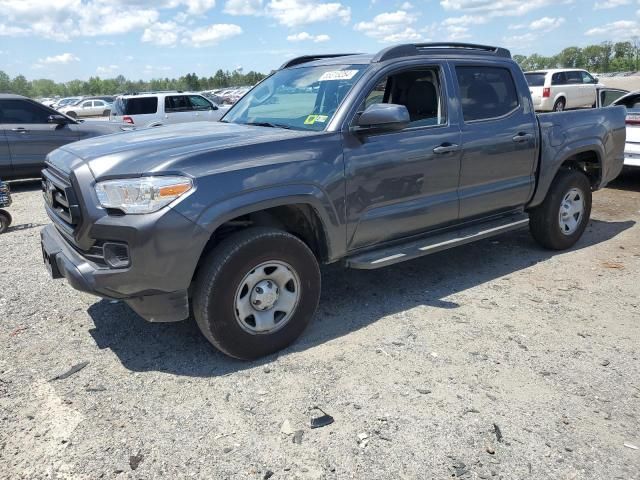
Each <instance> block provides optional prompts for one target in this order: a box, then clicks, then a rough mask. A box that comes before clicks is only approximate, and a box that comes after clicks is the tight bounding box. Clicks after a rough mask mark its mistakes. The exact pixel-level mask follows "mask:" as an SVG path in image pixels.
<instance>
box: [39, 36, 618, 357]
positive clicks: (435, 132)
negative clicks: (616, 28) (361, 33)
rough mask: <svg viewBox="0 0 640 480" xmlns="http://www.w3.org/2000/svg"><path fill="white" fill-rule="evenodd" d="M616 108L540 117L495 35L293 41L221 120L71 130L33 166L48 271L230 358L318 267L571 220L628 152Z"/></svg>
mask: <svg viewBox="0 0 640 480" xmlns="http://www.w3.org/2000/svg"><path fill="white" fill-rule="evenodd" d="M624 144H625V109H624V108H623V107H610V108H602V109H592V110H582V111H568V112H560V113H548V114H540V115H537V114H536V113H535V112H534V105H533V103H532V99H531V95H530V92H529V85H528V84H527V80H526V78H525V76H524V74H523V72H522V71H521V69H520V68H519V67H518V65H517V64H516V63H515V62H514V61H513V60H512V59H511V55H510V53H509V52H508V51H507V50H505V49H502V48H496V47H489V46H483V45H472V44H458V43H453V44H451V43H428V44H407V45H399V46H394V47H389V48H386V49H384V50H382V51H380V52H379V53H377V54H375V55H362V54H336V55H317V56H305V57H300V58H295V59H293V60H290V61H288V62H287V63H285V64H284V65H283V66H282V67H281V68H280V69H278V70H277V71H275V72H274V73H273V74H272V75H270V76H269V77H267V78H266V79H265V80H263V81H262V82H260V83H259V84H258V85H256V86H255V87H254V88H253V89H252V90H251V91H250V92H249V93H247V94H246V95H245V96H244V97H243V98H242V99H240V100H239V101H238V102H237V103H236V104H235V105H234V106H233V107H232V108H231V109H230V111H229V112H228V113H227V114H226V115H225V116H224V117H223V119H222V121H221V122H214V123H211V122H202V123H191V124H188V125H171V126H162V127H158V128H152V129H144V130H138V131H132V132H122V133H117V134H114V135H108V136H105V137H100V138H97V139H88V140H83V141H80V142H76V143H73V144H69V145H65V146H63V147H61V148H59V149H57V150H55V151H53V152H52V153H51V154H49V156H48V159H47V168H46V169H45V170H44V171H43V188H44V197H45V201H46V210H47V213H48V215H49V217H50V218H51V220H52V222H53V224H52V225H49V226H47V227H46V228H44V229H43V231H42V251H43V255H44V259H45V263H46V265H47V266H48V267H49V269H50V272H51V274H52V276H53V277H54V278H61V277H65V278H66V279H67V281H68V282H69V283H70V284H71V285H72V286H73V287H74V288H76V289H78V290H82V291H85V292H90V293H92V294H95V295H98V296H100V297H104V298H109V299H119V300H123V301H124V302H126V303H127V304H128V305H129V306H130V307H131V308H132V309H133V310H135V311H136V312H137V313H138V314H139V315H140V316H142V317H143V318H145V319H146V320H149V321H153V322H165V321H178V320H184V319H187V318H189V317H191V315H192V316H193V317H195V320H196V321H197V323H198V325H199V327H200V329H201V330H202V333H203V334H204V336H205V337H206V338H207V339H208V340H209V341H210V342H211V343H212V344H213V345H215V346H216V347H217V348H219V349H220V350H222V351H223V352H225V353H226V354H228V355H231V356H233V357H237V358H242V359H252V358H257V357H260V356H263V355H266V354H269V353H272V352H275V351H277V350H279V349H282V348H284V347H286V346H287V345H289V344H291V343H292V342H293V341H294V340H295V339H296V338H297V337H298V336H299V335H301V333H302V332H303V330H304V329H305V327H306V326H307V325H308V324H309V322H310V321H311V319H312V317H313V315H314V313H315V311H316V308H317V305H318V301H319V298H320V277H321V275H320V264H323V263H333V262H338V261H340V262H342V263H343V264H344V265H345V266H346V267H350V268H359V269H374V268H381V267H386V266H389V265H392V264H395V263H398V262H404V261H408V260H412V259H414V258H417V257H420V256H423V255H428V254H431V253H434V252H438V251H442V250H444V249H448V248H453V247H458V246H460V245H463V244H466V243H469V242H473V241H476V240H480V239H484V238H487V237H490V236H493V235H498V234H502V233H505V232H508V231H511V230H515V229H520V228H527V227H528V228H529V230H530V231H531V234H532V235H533V237H534V238H535V239H536V240H537V241H538V242H539V243H540V245H542V246H543V247H545V248H549V249H555V250H561V249H567V248H570V247H571V246H572V245H574V244H575V243H576V241H578V239H579V238H580V236H581V235H582V234H583V232H584V230H585V227H586V226H587V223H588V221H589V216H590V212H591V198H592V192H593V191H594V190H598V189H600V188H602V187H604V186H605V185H606V184H607V182H609V181H610V180H612V179H613V178H615V177H616V176H617V175H618V174H619V172H620V171H621V169H622V164H623V150H624Z"/></svg>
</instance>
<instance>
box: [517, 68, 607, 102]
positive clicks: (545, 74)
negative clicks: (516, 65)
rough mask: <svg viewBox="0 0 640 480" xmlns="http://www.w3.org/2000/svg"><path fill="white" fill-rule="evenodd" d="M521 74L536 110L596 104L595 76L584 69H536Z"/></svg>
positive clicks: (596, 81) (596, 83) (596, 82)
mask: <svg viewBox="0 0 640 480" xmlns="http://www.w3.org/2000/svg"><path fill="white" fill-rule="evenodd" d="M524 75H525V77H526V79H527V83H528V84H529V91H530V92H531V98H532V100H533V106H534V108H535V109H536V111H539V112H551V111H553V112H561V111H562V110H565V109H569V108H582V107H593V106H595V104H596V87H597V86H598V85H599V84H598V80H597V79H596V78H595V77H594V76H592V75H591V74H590V73H589V72H587V71H586V70H577V69H551V70H537V71H533V72H525V74H524Z"/></svg>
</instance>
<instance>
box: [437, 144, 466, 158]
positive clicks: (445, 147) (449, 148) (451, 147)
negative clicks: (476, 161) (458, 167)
mask: <svg viewBox="0 0 640 480" xmlns="http://www.w3.org/2000/svg"><path fill="white" fill-rule="evenodd" d="M458 150H460V145H456V144H455V143H443V144H442V145H440V146H439V147H436V148H434V149H433V153H437V154H438V155H443V154H445V153H452V152H457V151H458Z"/></svg>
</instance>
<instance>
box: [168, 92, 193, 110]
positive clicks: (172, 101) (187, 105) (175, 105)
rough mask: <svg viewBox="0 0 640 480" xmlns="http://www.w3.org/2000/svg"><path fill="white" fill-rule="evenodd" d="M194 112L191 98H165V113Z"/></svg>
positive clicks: (178, 96)
mask: <svg viewBox="0 0 640 480" xmlns="http://www.w3.org/2000/svg"><path fill="white" fill-rule="evenodd" d="M192 110H193V107H192V106H191V102H190V101H189V97H188V96H186V95H171V96H167V97H164V111H165V112H167V113H171V112H190V111H192Z"/></svg>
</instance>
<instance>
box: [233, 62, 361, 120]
mask: <svg viewBox="0 0 640 480" xmlns="http://www.w3.org/2000/svg"><path fill="white" fill-rule="evenodd" d="M365 68H366V66H365V65H326V66H317V67H298V68H287V69H284V70H280V71H278V72H276V73H274V74H273V75H271V76H270V77H268V78H266V79H265V80H263V81H262V82H261V83H260V84H258V85H257V86H256V87H255V88H254V89H253V90H251V91H250V92H249V93H247V94H246V95H245V96H244V97H242V98H241V99H240V100H239V101H238V102H237V103H236V104H235V105H234V106H233V108H232V109H231V110H230V111H229V113H227V114H226V115H225V117H224V120H223V121H224V122H232V123H241V124H261V125H264V126H274V127H281V128H291V129H295V130H314V131H320V130H324V129H325V128H326V126H327V125H328V124H329V122H330V121H331V118H332V117H333V115H334V114H335V113H336V110H337V109H338V107H339V106H340V104H341V103H342V101H343V100H344V98H345V97H346V95H347V93H349V90H351V88H352V87H353V85H354V84H355V83H356V82H357V81H358V79H359V78H360V76H361V75H362V73H363V72H364V70H365Z"/></svg>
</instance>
